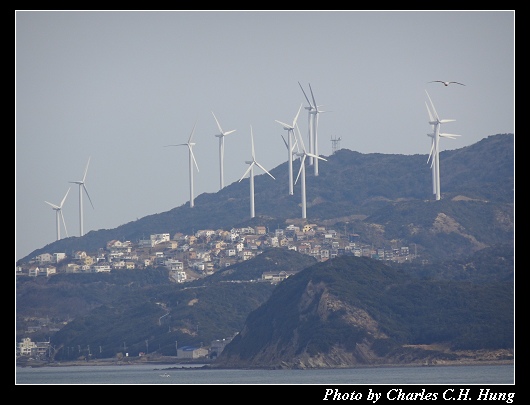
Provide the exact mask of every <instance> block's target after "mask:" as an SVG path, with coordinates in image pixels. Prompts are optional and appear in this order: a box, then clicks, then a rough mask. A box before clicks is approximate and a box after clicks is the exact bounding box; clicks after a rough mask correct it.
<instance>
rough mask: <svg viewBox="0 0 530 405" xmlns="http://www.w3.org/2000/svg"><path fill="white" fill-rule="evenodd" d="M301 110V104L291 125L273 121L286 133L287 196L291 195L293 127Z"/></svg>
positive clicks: (292, 192)
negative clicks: (287, 152)
mask: <svg viewBox="0 0 530 405" xmlns="http://www.w3.org/2000/svg"><path fill="white" fill-rule="evenodd" d="M301 109H302V104H300V108H299V109H298V112H297V113H296V116H295V117H294V120H293V123H292V124H286V123H285V122H281V121H278V120H275V121H276V122H277V123H278V124H281V125H282V126H283V129H285V130H286V131H287V150H288V151H289V156H288V170H289V195H293V194H294V191H293V154H292V150H293V137H294V136H295V135H294V127H295V125H296V120H297V119H298V115H300V110H301Z"/></svg>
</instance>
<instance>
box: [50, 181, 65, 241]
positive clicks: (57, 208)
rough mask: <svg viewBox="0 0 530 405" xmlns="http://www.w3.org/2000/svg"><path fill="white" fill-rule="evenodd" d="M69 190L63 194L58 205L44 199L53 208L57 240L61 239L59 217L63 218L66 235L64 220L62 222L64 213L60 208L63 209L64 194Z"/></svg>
mask: <svg viewBox="0 0 530 405" xmlns="http://www.w3.org/2000/svg"><path fill="white" fill-rule="evenodd" d="M69 192H70V188H69V189H68V191H67V192H66V194H65V195H64V197H63V200H62V201H61V204H59V205H55V204H52V203H51V202H48V201H44V202H45V203H46V204H49V205H51V207H52V208H53V209H54V210H55V217H56V222H57V240H59V239H61V218H62V220H63V225H64V232H65V233H66V236H67V237H68V231H67V230H66V222H64V215H63V211H62V210H63V204H64V201H65V200H66V196H67V195H68V193H69Z"/></svg>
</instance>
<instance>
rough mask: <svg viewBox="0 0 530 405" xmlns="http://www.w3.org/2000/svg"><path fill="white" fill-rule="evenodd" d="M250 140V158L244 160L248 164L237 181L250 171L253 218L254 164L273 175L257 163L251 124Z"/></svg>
mask: <svg viewBox="0 0 530 405" xmlns="http://www.w3.org/2000/svg"><path fill="white" fill-rule="evenodd" d="M250 142H251V145H252V160H247V161H245V163H246V164H248V165H250V166H249V167H248V169H247V170H246V171H245V173H244V174H243V176H241V178H240V179H239V181H241V180H243V178H244V177H245V176H246V175H247V174H248V173H250V175H249V180H250V218H254V217H255V215H256V213H255V210H254V165H256V166H258V167H259V168H260V169H261V170H263V171H264V172H265V173H267V174H268V175H269V176H271V177H272V178H273V179H274V180H276V179H275V178H274V176H273V175H272V174H270V173H269V172H268V171H267V169H265V168H264V167H263V166H262V165H261V164H259V163H258V162H257V161H256V154H255V152H254V135H253V133H252V125H251V126H250Z"/></svg>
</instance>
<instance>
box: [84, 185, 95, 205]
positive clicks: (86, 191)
mask: <svg viewBox="0 0 530 405" xmlns="http://www.w3.org/2000/svg"><path fill="white" fill-rule="evenodd" d="M82 186H83V190H85V194H86V196H87V197H88V201H90V205H92V208H94V204H92V200H91V199H90V195H89V194H88V190H87V189H86V186H85V184H84V183H83V184H82Z"/></svg>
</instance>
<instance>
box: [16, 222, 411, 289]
mask: <svg viewBox="0 0 530 405" xmlns="http://www.w3.org/2000/svg"><path fill="white" fill-rule="evenodd" d="M271 247H274V248H287V249H292V250H295V251H298V252H299V253H302V254H306V255H310V256H313V257H314V258H315V259H316V260H317V261H319V262H323V261H326V260H329V259H333V258H335V257H337V256H341V255H353V256H358V257H371V258H373V259H376V260H385V261H393V262H406V261H411V260H413V259H415V258H416V255H415V254H412V253H411V252H410V251H409V247H408V246H395V247H392V248H381V247H379V248H374V247H373V246H370V245H365V244H361V243H360V236H359V235H358V234H355V233H350V234H341V233H339V232H337V231H335V230H333V229H326V228H325V227H322V226H318V225H305V226H304V227H303V228H300V227H298V226H294V225H289V226H288V227H286V228H285V229H283V228H279V229H276V230H274V231H272V232H268V231H267V229H266V228H265V227H263V226H256V227H254V228H252V227H246V228H232V229H231V230H230V231H226V230H222V229H220V230H210V229H204V230H199V231H197V232H195V234H193V235H186V234H182V233H177V234H175V235H173V237H172V238H171V237H170V234H169V233H164V234H153V235H150V237H149V239H145V240H139V241H138V242H137V243H132V242H131V241H119V240H111V241H108V242H107V244H106V247H105V249H99V251H98V252H91V253H87V252H85V251H76V252H72V253H71V254H70V255H67V254H66V253H64V252H60V253H43V254H40V255H38V256H36V257H34V258H33V259H31V260H30V261H29V262H28V263H24V264H22V265H20V266H18V267H17V268H16V272H15V273H16V275H26V276H32V277H37V276H52V275H54V274H57V273H101V272H110V271H111V270H115V269H116V270H117V269H144V268H146V267H157V266H164V267H166V268H167V269H168V270H169V271H170V277H171V278H172V280H174V281H175V282H185V281H190V280H193V279H196V278H200V277H204V276H207V275H210V274H213V273H214V272H215V271H217V270H219V269H221V268H223V267H228V266H231V265H233V264H236V263H239V262H241V261H244V260H250V259H252V258H254V257H255V256H256V255H258V254H260V253H261V252H262V251H263V250H264V249H267V248H271ZM273 279H274V280H275V281H276V282H277V280H278V277H272V276H271V275H270V274H267V275H264V280H273Z"/></svg>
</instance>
